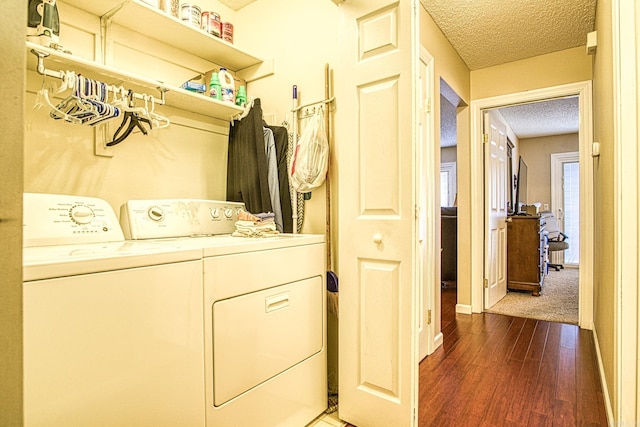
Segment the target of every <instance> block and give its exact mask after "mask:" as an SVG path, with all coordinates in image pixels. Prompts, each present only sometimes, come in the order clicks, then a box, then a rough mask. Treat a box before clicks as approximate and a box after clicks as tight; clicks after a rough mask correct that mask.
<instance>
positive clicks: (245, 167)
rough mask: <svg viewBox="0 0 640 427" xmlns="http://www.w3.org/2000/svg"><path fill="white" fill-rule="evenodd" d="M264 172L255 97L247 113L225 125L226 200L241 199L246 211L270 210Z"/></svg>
mask: <svg viewBox="0 0 640 427" xmlns="http://www.w3.org/2000/svg"><path fill="white" fill-rule="evenodd" d="M268 174H269V169H268V164H267V156H266V154H265V148H264V134H263V131H262V107H261V106H260V99H259V98H258V99H254V101H253V107H252V108H251V110H250V111H249V113H248V114H247V116H246V117H244V118H243V119H242V120H240V121H239V120H234V122H233V123H232V124H231V125H230V127H229V156H228V159H227V200H228V201H232V202H244V204H245V206H246V208H247V210H248V211H249V212H253V213H259V212H272V211H273V208H272V206H271V195H270V193H269V177H268Z"/></svg>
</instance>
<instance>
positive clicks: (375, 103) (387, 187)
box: [335, 0, 417, 427]
mask: <svg viewBox="0 0 640 427" xmlns="http://www.w3.org/2000/svg"><path fill="white" fill-rule="evenodd" d="M416 4H417V3H416V2H415V1H414V0H401V1H399V2H398V1H396V2H390V1H388V0H373V1H371V0H369V1H365V0H353V1H349V2H345V3H343V4H341V6H340V9H341V12H342V20H343V22H342V23H341V25H340V26H339V28H340V29H341V31H342V33H341V34H340V35H339V39H340V40H341V57H340V58H339V61H338V64H339V68H336V69H335V70H336V71H335V73H336V79H335V82H336V100H337V102H336V104H337V106H338V109H339V110H338V111H337V112H336V119H335V125H336V141H339V143H338V144H336V145H337V149H338V153H337V156H336V157H337V159H338V161H337V163H338V175H339V177H340V179H339V180H338V194H339V199H338V206H339V210H338V220H339V221H338V222H339V233H338V235H339V241H338V250H339V257H338V259H339V273H340V280H341V282H342V283H344V284H345V286H344V287H342V288H341V289H340V315H339V316H340V323H339V328H340V334H339V339H340V342H339V346H340V361H339V366H340V373H339V376H340V385H339V386H340V389H339V394H340V408H339V411H340V413H339V415H340V418H341V419H343V420H345V421H348V422H350V423H352V424H354V425H359V426H371V427H375V426H385V427H386V426H391V425H393V426H412V425H415V423H416V416H415V407H416V401H417V320H416V319H417V295H416V284H415V281H416V279H415V274H414V261H413V260H414V248H415V241H416V238H415V235H416V233H417V230H416V226H415V185H414V179H415V178H414V176H415V172H414V171H415V165H414V161H415V160H414V159H415V155H414V141H415V137H416V130H415V125H414V119H413V117H414V108H415V107H414V105H415V99H416V98H415V96H416V95H415V78H416V77H415V74H416V71H415V70H416V68H417V67H416V62H415V61H416V58H417V55H416V54H415V53H414V52H417V49H416V44H415V43H416V40H417V37H416V36H415V29H416V21H415V19H416V18H415V13H416V8H415V6H416ZM400 28H402V31H400ZM347 284H348V285H347Z"/></svg>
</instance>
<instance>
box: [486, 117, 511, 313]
mask: <svg viewBox="0 0 640 427" xmlns="http://www.w3.org/2000/svg"><path fill="white" fill-rule="evenodd" d="M484 129H485V130H484V134H485V135H486V137H485V141H486V143H485V198H484V199H485V212H486V215H485V218H486V220H487V224H486V226H485V269H484V271H485V276H484V277H485V298H484V301H485V308H489V307H491V306H493V305H494V304H495V303H497V302H498V301H500V300H501V299H502V298H503V297H504V296H505V295H506V294H507V228H506V219H507V159H508V158H507V126H506V124H505V123H504V121H503V120H502V118H501V117H500V113H499V112H498V111H497V110H490V111H488V112H486V113H485V128H484Z"/></svg>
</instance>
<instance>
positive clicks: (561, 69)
mask: <svg viewBox="0 0 640 427" xmlns="http://www.w3.org/2000/svg"><path fill="white" fill-rule="evenodd" d="M587 80H591V57H590V56H588V55H587V54H586V48H585V47H584V46H579V47H575V48H573V49H567V50H562V51H560V52H554V53H550V54H547V55H540V56H535V57H533V58H527V59H523V60H520V61H514V62H509V63H507V64H502V65H496V66H493V67H487V68H483V69H480V70H474V71H472V72H471V99H482V98H488V97H491V96H498V95H506V94H510V93H516V92H522V91H525V90H531V89H539V88H545V87H551V86H558V85H562V84H567V83H575V82H581V81H587Z"/></svg>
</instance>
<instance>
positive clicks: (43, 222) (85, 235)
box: [23, 193, 124, 247]
mask: <svg viewBox="0 0 640 427" xmlns="http://www.w3.org/2000/svg"><path fill="white" fill-rule="evenodd" d="M23 197H24V205H23V206H24V211H23V218H24V219H23V221H24V222H23V226H24V246H25V247H33V246H49V245H67V244H84V243H106V242H120V241H123V240H124V235H123V234H122V229H121V228H120V224H119V223H118V217H117V216H116V214H115V212H114V211H113V208H112V207H111V205H110V204H109V203H108V202H107V201H106V200H103V199H98V198H95V197H84V196H73V195H62V194H43V193H24V195H23Z"/></svg>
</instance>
